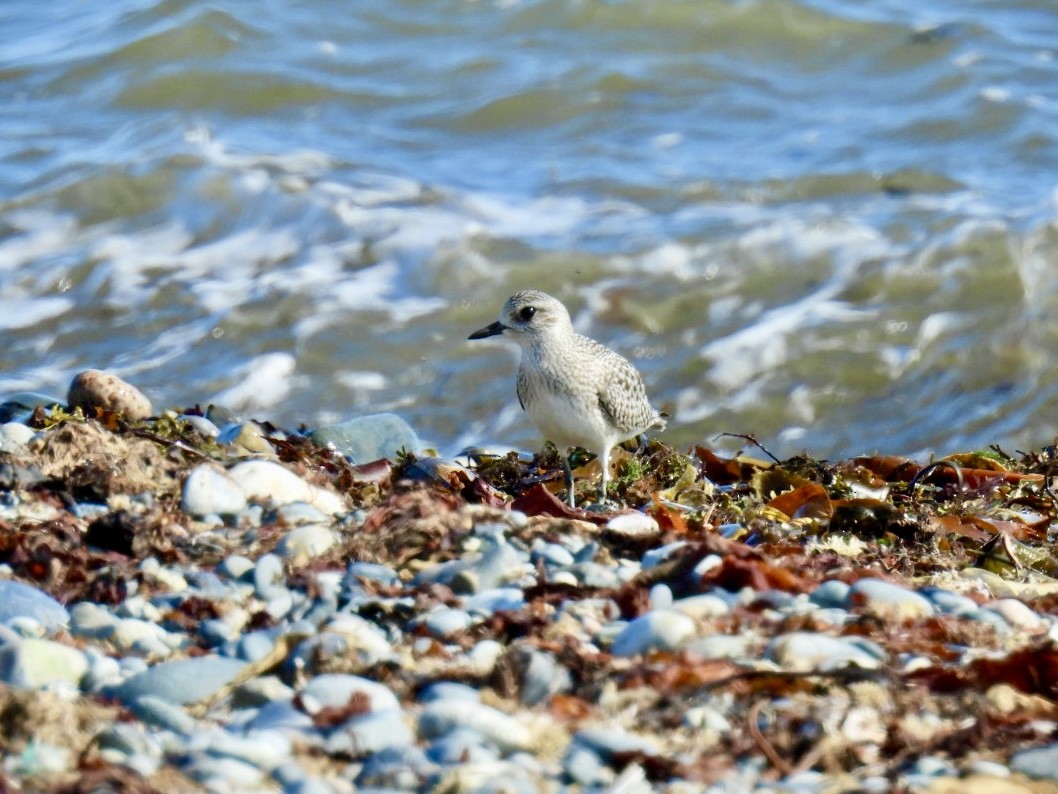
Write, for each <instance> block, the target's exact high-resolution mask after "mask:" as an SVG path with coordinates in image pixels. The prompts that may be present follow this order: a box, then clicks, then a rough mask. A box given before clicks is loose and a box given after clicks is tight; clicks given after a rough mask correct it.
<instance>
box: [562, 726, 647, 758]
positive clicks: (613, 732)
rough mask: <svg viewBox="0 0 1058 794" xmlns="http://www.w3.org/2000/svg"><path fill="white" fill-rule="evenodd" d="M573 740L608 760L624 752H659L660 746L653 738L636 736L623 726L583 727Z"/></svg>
mask: <svg viewBox="0 0 1058 794" xmlns="http://www.w3.org/2000/svg"><path fill="white" fill-rule="evenodd" d="M573 742H574V743H575V744H579V745H581V746H582V747H587V748H588V749H590V750H593V751H595V752H596V753H598V754H599V756H600V757H602V758H603V759H605V760H607V761H609V760H610V759H611V758H613V756H615V755H619V754H623V753H643V754H645V755H657V754H658V746H657V744H655V742H654V741H653V740H652V739H648V738H646V737H645V736H636V735H635V734H634V733H629V732H628V731H626V730H624V729H623V728H607V727H597V728H583V729H581V730H579V731H577V733H576V734H575V735H574V737H573Z"/></svg>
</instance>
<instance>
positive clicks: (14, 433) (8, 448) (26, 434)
mask: <svg viewBox="0 0 1058 794" xmlns="http://www.w3.org/2000/svg"><path fill="white" fill-rule="evenodd" d="M36 434H37V433H36V431H35V430H34V429H33V428H32V427H27V426H26V425H24V424H22V423H20V422H7V423H4V424H0V452H6V453H8V454H12V455H21V454H23V453H25V452H26V451H27V450H26V444H28V443H29V442H30V441H32V440H33V437H34V436H35V435H36Z"/></svg>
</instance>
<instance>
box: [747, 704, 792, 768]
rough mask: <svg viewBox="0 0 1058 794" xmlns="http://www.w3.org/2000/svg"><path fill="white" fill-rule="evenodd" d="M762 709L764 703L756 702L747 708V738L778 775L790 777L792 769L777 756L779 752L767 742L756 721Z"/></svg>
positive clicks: (783, 759)
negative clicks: (748, 737) (777, 771)
mask: <svg viewBox="0 0 1058 794" xmlns="http://www.w3.org/2000/svg"><path fill="white" fill-rule="evenodd" d="M762 708H764V701H763V700H758V701H757V702H756V703H754V704H753V705H752V706H750V707H749V711H748V712H747V713H746V727H747V728H748V729H749V736H750V738H751V739H752V740H753V743H754V744H756V745H757V748H758V749H759V750H760V751H761V752H762V753H764V757H765V758H767V759H768V761H769V762H771V765H772V766H773V767H775V768H776V769H777V770H779V773H780V774H782V776H783V777H786V776H788V775H790V774H791V773H792V772H793V767H792V766H790V764H789V763H787V761H786V759H785V758H783V757H782V756H781V755H779V751H778V750H776V749H775V745H774V744H772V743H771V742H770V741H768V737H767V736H765V735H764V733H763V732H762V731H761V729H760V726H759V725H758V724H757V721H758V720H759V719H760V710H761V709H762Z"/></svg>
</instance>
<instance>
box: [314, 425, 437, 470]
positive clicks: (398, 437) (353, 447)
mask: <svg viewBox="0 0 1058 794" xmlns="http://www.w3.org/2000/svg"><path fill="white" fill-rule="evenodd" d="M309 438H311V439H312V441H313V442H314V443H316V444H319V445H320V446H321V447H328V446H329V447H332V448H333V449H335V450H336V451H338V452H339V453H341V454H342V455H344V456H345V457H347V458H349V459H350V460H351V461H353V462H354V463H369V462H370V461H373V460H379V459H381V458H389V459H390V460H395V459H396V454H397V452H398V451H399V450H401V449H406V450H407V451H408V452H418V451H419V450H420V449H422V442H421V441H420V440H419V436H418V435H417V434H416V432H415V431H414V430H412V428H411V426H410V425H409V424H408V423H407V422H405V421H404V420H403V419H401V418H400V417H399V416H397V415H396V414H391V413H381V414H370V415H368V416H360V417H357V418H355V419H350V420H348V421H345V422H341V423H340V424H334V425H325V426H324V427H318V428H316V429H315V430H313V431H312V432H311V433H310V434H309Z"/></svg>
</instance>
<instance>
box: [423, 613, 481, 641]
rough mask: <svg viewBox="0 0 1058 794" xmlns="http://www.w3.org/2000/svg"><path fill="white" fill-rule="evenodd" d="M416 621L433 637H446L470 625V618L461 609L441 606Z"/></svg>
mask: <svg viewBox="0 0 1058 794" xmlns="http://www.w3.org/2000/svg"><path fill="white" fill-rule="evenodd" d="M417 622H420V623H421V625H423V626H425V628H426V630H427V631H428V632H430V634H432V635H433V636H435V637H448V636H450V635H452V634H458V633H459V632H461V631H466V630H467V629H468V628H469V627H470V622H471V619H470V615H468V614H467V613H466V612H465V611H464V610H462V609H452V608H451V607H445V606H441V607H437V608H436V609H434V610H432V611H431V612H429V613H427V614H426V615H423V617H422V619H421V621H417Z"/></svg>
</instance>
